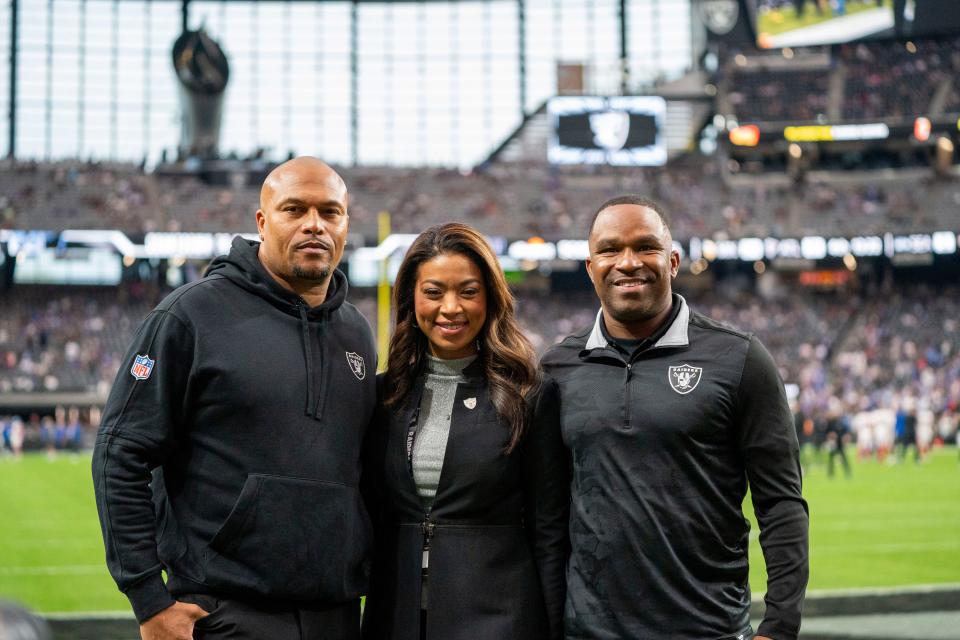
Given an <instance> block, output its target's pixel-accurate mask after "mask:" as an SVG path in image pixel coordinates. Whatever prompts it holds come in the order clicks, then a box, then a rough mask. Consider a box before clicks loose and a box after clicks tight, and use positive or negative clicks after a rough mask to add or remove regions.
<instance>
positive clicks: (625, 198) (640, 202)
mask: <svg viewBox="0 0 960 640" xmlns="http://www.w3.org/2000/svg"><path fill="white" fill-rule="evenodd" d="M620 204H635V205H637V206H638V207H646V208H647V209H652V210H653V211H656V212H657V215H658V216H660V220H661V221H662V222H663V226H664V227H666V228H667V230H669V229H670V223H669V222H668V221H667V214H666V213H664V211H663V207H662V206H660V203H659V202H657V201H656V200H654V199H652V198H648V197H646V196H641V195H636V194H632V193H631V194H626V195H622V196H615V197H613V198H610V199H609V200H607V201H606V202H604V203H603V204H602V205H600V207H599V208H598V209H597V210H596V211H594V212H593V219H592V220H591V221H590V229H588V230H587V238H588V239H589V238H590V236H591V235H593V227H594V225H596V224H597V218H598V217H599V216H600V214H601V213H602V212H603V210H604V209H609V208H610V207H615V206H617V205H620Z"/></svg>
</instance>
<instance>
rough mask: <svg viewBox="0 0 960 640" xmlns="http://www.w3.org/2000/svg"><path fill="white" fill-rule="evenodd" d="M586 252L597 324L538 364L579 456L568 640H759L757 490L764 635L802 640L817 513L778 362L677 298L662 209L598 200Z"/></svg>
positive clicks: (635, 199)
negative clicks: (753, 603)
mask: <svg viewBox="0 0 960 640" xmlns="http://www.w3.org/2000/svg"><path fill="white" fill-rule="evenodd" d="M589 247H590V257H589V258H588V260H587V263H586V264H587V272H588V274H589V276H590V279H591V281H592V282H593V285H594V288H595V289H596V291H597V295H598V296H599V298H600V306H601V309H600V312H599V313H598V314H597V319H596V322H595V323H594V325H593V326H592V327H589V328H587V329H585V330H583V331H582V332H580V333H578V334H575V335H572V336H569V337H568V338H566V339H565V340H564V341H563V342H562V343H560V344H559V345H557V346H555V347H553V348H552V349H550V351H548V352H547V353H546V355H545V356H544V358H543V368H544V371H545V373H546V375H547V376H549V377H551V378H553V379H554V380H555V381H556V382H557V384H558V386H559V389H560V414H561V428H562V432H563V439H564V442H565V443H566V445H567V446H568V447H569V448H570V450H571V453H572V459H573V482H572V486H571V500H572V504H571V515H570V517H571V521H570V538H571V544H572V547H573V549H572V554H571V558H570V562H569V565H568V567H567V601H566V606H565V613H564V628H565V635H566V637H567V638H568V639H569V640H581V639H587V638H590V639H597V640H601V639H602V640H614V639H623V638H631V639H639V640H646V639H660V638H670V639H671V640H675V639H689V640H721V639H724V640H726V639H730V640H735V639H740V640H743V639H744V638H749V637H751V636H752V634H753V629H752V628H751V625H750V616H749V614H750V588H749V584H748V581H747V580H748V573H749V572H748V567H747V550H748V546H749V529H750V526H749V524H748V522H747V521H746V520H745V519H744V517H743V513H742V509H741V504H742V502H743V499H744V495H745V493H746V490H747V486H748V485H749V487H750V491H751V496H752V499H753V505H754V510H755V511H756V514H757V519H758V521H759V525H760V545H761V547H762V549H763V554H764V559H765V561H766V565H767V574H768V580H767V594H766V598H765V600H766V605H767V606H766V616H765V618H764V619H763V621H762V622H761V623H760V626H759V629H758V635H757V636H756V637H757V638H774V639H775V640H793V639H795V638H797V635H798V632H799V628H800V611H801V607H802V603H803V596H804V591H805V589H806V584H807V577H808V550H807V529H808V515H807V505H806V502H805V501H804V499H803V497H802V496H801V492H800V465H799V460H798V448H797V438H796V434H795V433H794V429H793V422H792V419H791V417H790V410H789V408H788V406H787V400H786V397H785V394H784V391H783V384H782V382H781V381H780V378H779V376H778V373H777V368H776V366H775V365H774V363H773V360H772V358H771V357H770V354H769V353H768V352H767V351H766V349H764V347H763V346H762V345H761V344H760V342H759V341H758V340H757V339H756V338H755V337H753V336H752V335H749V334H745V333H741V332H739V331H736V330H734V329H731V328H729V327H726V326H723V325H721V324H719V323H717V322H714V321H712V320H710V319H709V318H706V317H704V316H702V315H700V314H698V313H695V312H693V311H691V309H690V308H689V307H688V306H687V303H686V301H684V299H683V298H682V297H680V296H679V295H676V294H674V293H673V292H672V287H671V281H672V279H673V278H674V277H675V276H676V275H677V270H678V269H679V266H680V256H679V253H678V252H677V251H676V250H675V249H673V241H672V238H671V235H670V230H669V228H668V226H667V224H666V222H665V221H664V219H663V213H662V211H661V209H660V208H659V206H658V205H657V204H656V203H655V202H653V201H651V200H648V199H645V198H641V197H639V196H622V197H619V198H614V199H612V200H609V201H607V202H606V203H604V204H603V206H601V207H600V209H599V210H598V211H597V214H596V216H595V217H594V222H593V225H592V227H591V230H590V236H589Z"/></svg>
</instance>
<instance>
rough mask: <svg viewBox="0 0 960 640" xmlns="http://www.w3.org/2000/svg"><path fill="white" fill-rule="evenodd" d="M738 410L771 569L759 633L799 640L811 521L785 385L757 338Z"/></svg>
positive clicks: (753, 341)
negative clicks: (803, 493) (764, 612)
mask: <svg viewBox="0 0 960 640" xmlns="http://www.w3.org/2000/svg"><path fill="white" fill-rule="evenodd" d="M737 407H738V415H737V418H738V436H739V447H740V452H741V455H742V456H743V460H744V464H745V466H746V470H747V480H748V482H749V484H750V492H751V495H752V498H753V508H754V512H755V513H756V516H757V522H758V523H759V525H760V547H761V548H762V550H763V557H764V561H765V562H766V566H767V593H766V596H765V597H764V601H765V602H766V615H765V616H764V619H763V621H762V622H761V623H760V626H759V628H758V630H757V634H758V635H761V636H768V637H770V638H774V639H775V640H795V639H796V638H797V635H798V634H799V631H800V614H801V611H802V609H803V598H804V593H805V591H806V587H807V580H808V578H809V573H810V571H809V552H808V526H809V516H808V511H807V503H806V501H805V500H804V499H803V496H802V495H801V473H800V462H799V447H798V444H797V435H796V431H795V430H794V428H793V420H792V418H791V415H790V408H789V406H788V405H787V399H786V394H785V393H784V389H783V383H782V382H781V381H780V375H779V373H778V371H777V367H776V365H775V364H774V361H773V358H772V357H771V356H770V353H769V352H768V351H767V350H766V349H765V348H764V347H763V345H762V344H760V342H759V341H758V340H757V339H756V338H755V337H751V340H750V347H749V350H748V352H747V357H746V360H745V363H744V368H743V374H742V376H741V380H740V387H739V390H738V400H737Z"/></svg>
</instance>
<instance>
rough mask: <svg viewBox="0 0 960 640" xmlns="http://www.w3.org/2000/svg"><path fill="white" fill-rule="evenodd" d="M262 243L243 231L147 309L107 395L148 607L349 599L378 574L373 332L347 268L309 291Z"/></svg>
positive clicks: (117, 546)
mask: <svg viewBox="0 0 960 640" xmlns="http://www.w3.org/2000/svg"><path fill="white" fill-rule="evenodd" d="M257 247H258V244H257V243H255V242H249V241H247V240H244V239H242V238H236V239H235V240H234V242H233V246H232V248H231V250H230V255H229V256H223V257H220V258H218V259H216V260H215V261H214V262H213V264H212V265H211V267H210V269H209V271H208V273H207V275H206V276H205V277H204V278H202V279H201V280H198V281H196V282H193V283H191V284H188V285H185V286H183V287H180V288H179V289H177V290H176V291H174V292H173V293H171V294H170V295H169V296H167V298H166V299H165V300H164V301H163V302H162V303H160V305H159V306H158V307H157V308H156V309H155V310H154V311H153V312H151V313H150V315H149V316H147V318H146V320H144V322H143V324H142V325H141V326H140V328H139V330H138V331H137V334H136V337H135V338H134V341H133V344H132V345H131V347H130V350H129V351H128V352H127V355H126V359H125V360H124V362H123V364H122V365H121V367H120V372H119V373H118V374H117V379H116V381H115V383H114V385H113V389H112V390H111V392H110V397H109V399H108V400H107V404H106V407H105V408H104V413H103V419H102V423H101V426H100V430H99V433H98V434H97V442H96V446H95V449H94V457H93V479H94V487H95V490H96V497H97V507H98V510H99V512H100V523H101V526H102V529H103V538H104V543H105V545H106V550H107V565H108V567H109V569H110V572H111V574H112V575H113V577H114V579H115V580H116V581H117V584H118V586H119V587H120V589H121V591H123V592H124V593H125V594H126V595H127V597H128V598H129V599H130V602H131V604H132V605H133V609H134V613H135V614H136V616H137V618H138V619H139V620H141V621H143V620H145V619H147V618H149V617H150V616H152V615H153V614H155V613H157V612H158V611H160V610H162V609H164V608H166V607H167V606H169V605H170V604H172V603H173V598H174V597H175V596H177V595H181V594H185V593H209V594H213V595H219V596H222V597H229V596H233V597H238V598H243V597H254V598H268V599H271V600H282V601H294V602H311V603H324V604H335V603H341V602H351V601H353V600H355V599H356V598H357V597H359V595H360V594H362V593H363V592H364V590H365V588H366V582H367V577H368V573H369V560H368V556H369V547H370V542H371V532H370V523H369V518H368V516H367V513H366V511H365V509H364V506H363V502H362V500H361V498H360V495H359V492H358V483H359V477H360V451H361V444H362V442H363V438H364V435H365V433H366V429H367V425H368V423H369V421H370V418H371V416H372V412H373V407H374V403H375V399H376V398H375V396H376V392H375V376H374V374H375V372H376V350H375V345H374V341H373V336H372V334H371V331H370V327H369V325H368V324H367V321H366V320H365V318H364V317H363V316H362V315H361V314H360V313H359V312H358V311H357V309H356V308H355V307H354V306H353V305H351V304H349V303H347V302H345V301H344V300H345V298H346V293H347V284H346V278H345V277H344V275H343V274H342V273H341V272H340V271H334V273H333V276H332V277H331V282H330V289H329V292H328V295H327V299H326V301H325V302H324V303H323V304H322V305H320V306H318V307H313V308H310V307H308V306H307V305H306V303H305V302H304V301H303V300H302V299H301V298H300V297H299V296H297V295H296V294H294V293H292V292H290V291H287V290H286V289H284V288H282V287H281V286H280V285H279V284H278V283H277V282H276V281H275V280H274V279H273V278H272V277H271V276H270V275H269V274H268V273H267V272H266V271H265V269H264V268H263V266H262V265H261V264H260V261H259V259H258V257H257ZM151 470H153V477H152V487H151V485H150V483H151ZM161 569H164V570H166V572H167V576H168V581H167V584H166V585H164V583H163V580H162V578H161V574H160V571H161ZM171 594H172V595H171Z"/></svg>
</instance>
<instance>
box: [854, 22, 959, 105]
mask: <svg viewBox="0 0 960 640" xmlns="http://www.w3.org/2000/svg"><path fill="white" fill-rule="evenodd" d="M914 47H915V48H916V49H917V51H916V53H911V52H910V51H908V50H907V49H906V48H905V47H903V46H901V45H899V44H891V43H889V42H886V43H872V44H867V43H859V44H851V45H844V46H842V47H841V48H840V52H839V56H838V58H839V60H838V63H839V64H841V65H843V67H844V70H845V72H846V73H845V75H844V97H843V112H842V113H843V117H844V118H846V119H862V120H878V119H883V120H889V119H894V120H897V119H903V120H913V119H914V118H916V117H917V116H921V115H930V112H931V110H932V109H931V107H932V106H935V105H933V101H934V98H935V95H936V93H937V91H938V90H942V89H940V88H941V86H943V85H944V84H945V83H948V84H947V86H950V84H952V82H953V81H954V78H956V77H957V76H958V74H960V39H957V38H954V39H951V40H923V41H919V42H918V43H915V44H914ZM957 106H960V105H954V104H949V103H945V104H944V105H943V107H942V109H943V111H944V112H945V113H951V112H953V113H956V111H957Z"/></svg>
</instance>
